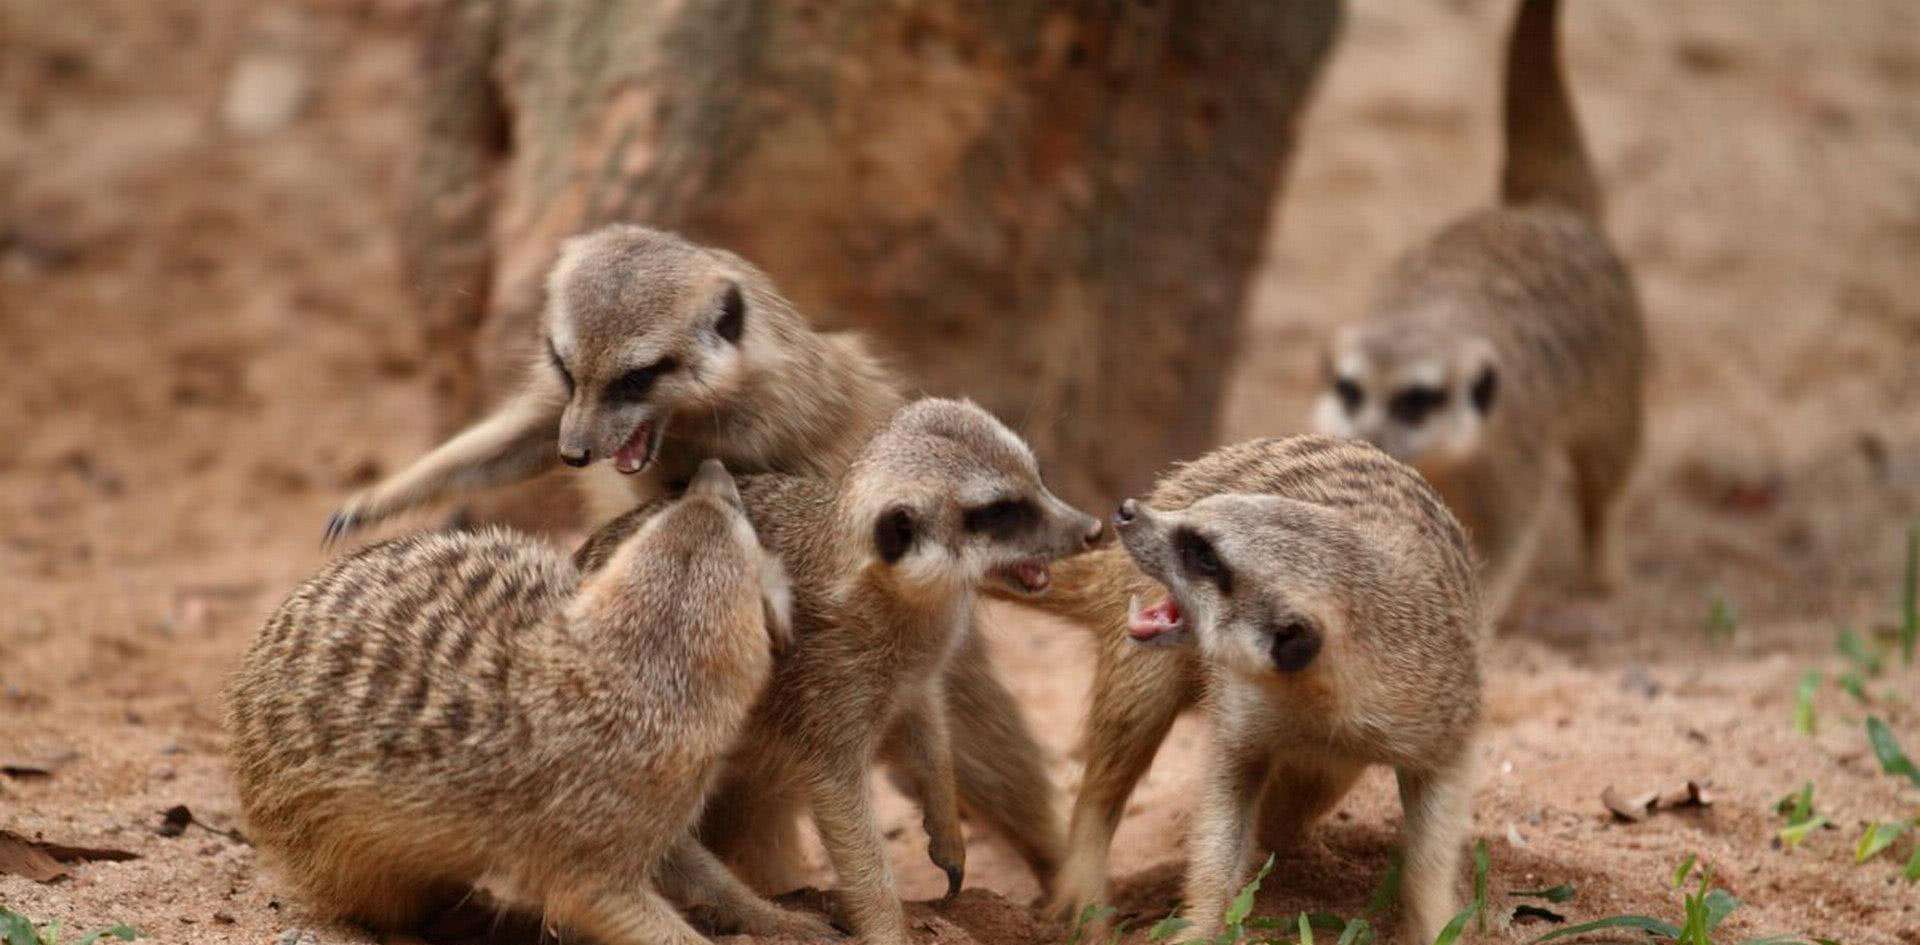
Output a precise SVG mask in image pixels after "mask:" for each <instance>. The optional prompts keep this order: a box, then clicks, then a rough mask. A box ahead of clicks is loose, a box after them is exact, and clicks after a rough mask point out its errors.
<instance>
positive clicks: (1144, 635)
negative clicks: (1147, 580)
mask: <svg viewBox="0 0 1920 945" xmlns="http://www.w3.org/2000/svg"><path fill="white" fill-rule="evenodd" d="M1186 628H1187V618H1186V615H1185V614H1183V613H1181V612H1180V603H1179V602H1178V601H1176V600H1174V599H1173V597H1172V595H1168V596H1166V597H1163V598H1161V599H1160V602H1159V603H1157V604H1153V605H1151V606H1148V607H1141V606H1140V598H1138V597H1135V598H1133V599H1132V600H1130V601H1128V602H1127V636H1129V637H1132V638H1133V641H1134V642H1135V643H1147V644H1161V643H1173V642H1176V641H1177V640H1179V639H1180V638H1181V637H1182V636H1183V631H1185V630H1186Z"/></svg>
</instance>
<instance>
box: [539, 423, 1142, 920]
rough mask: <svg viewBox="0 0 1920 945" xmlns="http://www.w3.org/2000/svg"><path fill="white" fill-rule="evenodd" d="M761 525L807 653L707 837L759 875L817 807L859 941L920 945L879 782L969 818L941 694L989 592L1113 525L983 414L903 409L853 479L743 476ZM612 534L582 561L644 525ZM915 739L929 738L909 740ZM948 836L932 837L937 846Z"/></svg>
mask: <svg viewBox="0 0 1920 945" xmlns="http://www.w3.org/2000/svg"><path fill="white" fill-rule="evenodd" d="M741 494H742V496H743V497H744V498H745V500H746V507H747V512H748V515H749V516H751V517H752V519H753V523H754V527H755V529H756V530H757V532H758V533H759V535H760V536H761V539H762V540H763V541H765V542H766V543H767V547H768V548H770V549H771V550H773V551H774V552H775V553H776V554H778V555H779V556H780V558H781V560H782V563H783V564H784V565H785V568H786V571H787V574H788V575H789V576H790V578H791V580H792V593H793V602H794V622H795V637H796V640H797V643H796V645H795V647H794V649H793V650H792V651H791V652H790V653H788V654H786V655H785V656H784V657H783V658H782V659H781V660H780V661H779V663H778V664H777V666H776V667H775V670H774V678H773V680H772V682H771V683H770V684H769V685H768V687H767V695H766V698H765V700H764V701H763V702H762V703H761V704H760V706H759V707H758V708H757V709H756V710H755V711H754V713H753V716H752V718H751V719H750V720H749V722H748V723H747V729H746V733H745V735H743V736H742V739H741V742H740V744H741V746H742V747H741V750H740V751H738V752H736V753H735V755H734V756H733V758H732V759H731V760H730V761H729V763H728V766H727V773H726V775H725V776H724V777H723V778H722V782H721V787H720V788H719V790H718V791H717V792H716V794H715V796H714V798H713V801H712V803H711V805H710V808H709V811H708V813H707V815H706V817H705V818H704V819H703V821H702V826H701V831H700V836H701V838H702V839H703V840H705V841H706V842H707V843H709V844H710V845H711V846H712V847H713V849H714V850H715V851H716V852H717V853H719V854H720V855H721V856H723V857H730V858H731V859H732V860H733V861H734V862H735V863H736V864H738V865H742V866H751V864H752V862H753V861H759V860H764V859H767V858H768V857H769V851H768V850H767V845H768V843H769V838H772V837H781V836H788V835H790V834H791V830H790V825H791V824H792V823H793V822H794V821H795V819H796V818H797V816H798V814H799V813H800V812H801V808H802V807H803V806H804V808H805V809H807V810H808V811H810V812H811V814H812V817H813V820H814V824H815V826H816V827H817V828H818V830H819V833H820V837H821V840H822V841H823V842H824V844H825V846H826V850H827V854H828V858H829V859H830V860H831V862H832V865H833V868H834V872H835V873H836V874H837V875H838V878H839V888H840V896H841V906H842V909H843V912H844V914H845V916H846V918H847V920H848V923H849V924H850V925H851V926H852V928H853V930H854V931H855V933H856V934H858V935H859V936H860V938H861V941H863V942H868V943H871V945H904V943H905V942H907V940H908V939H907V926H906V915H905V912H904V911H903V910H902V907H901V903H900V899H899V896H898V894H897V892H896V890H895V885H894V882H893V877H892V871H891V868H890V866H889V864H888V862H887V858H886V851H885V848H884V844H883V842H882V840H881V837H880V832H879V828H878V825H877V823H876V821H875V819H874V813H873V807H872V798H871V796H870V791H869V786H868V774H869V772H870V770H871V769H872V767H873V764H874V762H875V761H876V760H877V759H879V758H881V757H883V756H887V755H892V756H893V757H894V760H895V762H896V767H897V770H900V771H901V772H902V773H903V774H904V776H905V777H906V778H908V779H909V780H911V781H912V782H913V783H914V785H915V786H916V787H917V788H918V792H919V793H920V794H921V795H922V797H923V798H924V800H923V804H925V805H926V807H927V818H928V820H929V822H930V823H931V822H936V821H939V822H948V823H951V822H952V821H954V820H955V819H956V818H957V812H956V811H957V799H956V797H955V794H954V790H953V784H954V777H953V771H952V765H953V755H952V751H951V749H950V747H949V745H948V741H947V739H948V731H947V729H948V721H947V713H946V712H944V711H942V707H943V706H944V705H945V697H944V689H945V687H946V685H947V679H948V676H947V674H946V672H945V669H946V666H947V664H948V663H949V662H950V661H951V659H952V658H953V656H954V654H955V653H956V652H957V651H958V650H959V649H960V647H961V644H962V642H963V640H964V637H965V636H966V635H968V634H969V633H971V632H972V623H973V620H972V615H973V610H974V596H975V592H976V588H977V587H978V586H980V585H982V584H986V583H993V584H996V585H999V586H1003V587H1006V588H1009V589H1011V590H1012V591H1014V592H1016V593H1019V594H1023V595H1031V594H1039V593H1043V592H1044V591H1045V590H1046V589H1047V587H1048V586H1049V583H1050V563H1051V562H1052V561H1054V560H1055V559H1058V558H1060V557H1062V556H1066V555H1072V554H1077V553H1080V552H1082V551H1084V550H1086V549H1087V548H1089V547H1091V546H1092V545H1094V544H1096V543H1097V542H1098V541H1099V540H1100V539H1101V536H1102V534H1103V531H1104V527H1103V525H1102V523H1101V522H1100V521H1099V520H1098V519H1095V518H1093V517H1092V516H1089V515H1086V514H1084V513H1082V512H1079V511H1077V510H1075V509H1073V508H1072V507H1071V506H1069V505H1067V504H1066V503H1064V502H1062V501H1061V500H1059V499H1058V498H1056V497H1055V496H1054V495H1053V494H1052V492H1050V491H1049V490H1048V489H1047V487H1046V485H1045V483H1044V482H1042V481H1041V478H1040V475H1039V472H1038V470H1037V466H1036V464H1035V462H1034V458H1033V454H1032V453H1031V452H1030V451H1029V450H1028V448H1027V445H1026V444H1025V443H1024V442H1023V441H1022V440H1021V439H1020V438H1019V437H1018V436H1016V435H1015V434H1014V433H1013V432H1012V431H1010V430H1008V429H1007V428H1006V427H1005V426H1004V425H1002V424H1001V423H1000V422H999V421H998V420H996V419H994V418H993V416H992V415H991V414H988V413H987V412H986V411H984V410H981V409H980V408H979V407H977V406H974V405H973V404H971V403H967V402H962V401H951V400H938V399H929V400H921V401H917V402H915V403H913V404H910V405H908V406H907V407H905V408H903V409H902V410H901V411H900V412H899V413H898V414H897V415H896V416H895V417H894V419H893V420H892V422H891V423H889V424H888V426H887V427H886V428H885V429H884V430H882V431H881V432H880V433H879V434H878V435H877V436H875V437H874V439H873V440H872V441H871V442H870V443H869V444H868V445H867V446H866V447H865V448H864V449H863V450H862V451H861V453H860V454H859V456H858V457H857V458H856V459H855V460H854V461H853V463H852V464H851V465H850V466H849V467H848V469H847V471H846V472H845V473H844V474H842V475H841V476H840V477H838V478H837V479H836V480H832V481H829V480H824V479H820V478H817V477H803V476H787V475H780V474H763V475H757V476H744V477H742V478H741ZM646 514H647V513H646V509H645V508H642V509H639V510H636V511H634V512H632V513H629V514H628V515H627V516H625V517H622V518H620V519H616V520H614V521H613V522H610V523H608V525H606V526H605V527H603V529H602V530H601V531H600V532H599V533H598V534H596V535H595V536H594V537H593V538H591V539H589V540H588V542H587V543H586V544H585V545H583V546H582V548H581V549H580V551H579V552H578V553H577V554H576V562H577V563H578V566H579V567H580V568H581V569H582V570H583V571H584V572H586V573H588V574H593V573H597V570H596V569H598V568H601V567H606V566H608V565H606V564H602V562H603V561H605V560H606V549H607V548H609V547H612V546H615V545H617V544H618V543H620V542H621V541H622V537H621V536H622V535H624V534H625V533H626V532H627V531H628V530H629V529H630V528H632V527H633V526H632V520H634V519H643V518H644V517H645V515H646ZM903 716H904V717H908V718H911V719H912V724H911V725H908V726H906V727H905V728H904V731H906V732H910V733H912V734H913V736H914V737H911V738H906V739H901V738H898V737H896V735H894V734H892V733H897V732H899V731H902V730H903V729H902V727H900V726H899V725H897V722H898V721H899V720H900V718H901V717H903ZM933 832H934V831H932V830H930V831H929V833H930V834H932V833H933ZM957 840H958V837H957V835H954V836H949V837H947V838H942V837H940V836H933V837H931V842H932V843H933V844H934V845H935V846H936V847H938V846H939V845H940V844H942V843H948V844H950V845H949V846H948V847H947V848H945V849H931V850H930V853H931V854H932V856H933V859H934V860H935V862H937V863H942V865H943V866H944V867H945V868H947V870H948V875H949V883H950V885H949V894H951V892H952V891H953V889H954V888H957V885H958V881H959V876H960V873H961V872H962V871H963V870H964V856H965V847H964V845H959V844H957Z"/></svg>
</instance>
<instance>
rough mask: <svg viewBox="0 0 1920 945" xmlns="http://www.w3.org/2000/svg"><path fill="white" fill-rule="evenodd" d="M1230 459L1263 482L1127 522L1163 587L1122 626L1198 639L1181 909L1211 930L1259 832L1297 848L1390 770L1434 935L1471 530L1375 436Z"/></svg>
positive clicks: (1409, 892) (1466, 777)
mask: <svg viewBox="0 0 1920 945" xmlns="http://www.w3.org/2000/svg"><path fill="white" fill-rule="evenodd" d="M1236 461H1237V462H1239V463H1242V464H1244V466H1245V468H1246V469H1247V470H1248V471H1249V472H1251V473H1252V475H1250V476H1248V477H1246V479H1245V480H1243V483H1244V484H1245V485H1248V486H1253V487H1255V488H1256V489H1257V491H1253V492H1233V493H1221V494H1213V495H1208V496H1206V497H1205V498H1201V499H1199V500H1198V501H1195V502H1193V503H1192V504H1191V505H1187V506H1185V507H1184V508H1178V509H1173V508H1169V509H1165V510H1161V509H1156V508H1154V507H1152V506H1150V505H1143V504H1141V503H1138V502H1135V501H1133V500H1128V501H1127V502H1126V503H1123V504H1122V505H1121V507H1120V511H1119V512H1118V513H1117V514H1116V515H1115V517H1114V522H1115V525H1116V526H1117V531H1118V532H1119V534H1120V539H1121V542H1122V543H1123V545H1124V546H1125V548H1126V551H1127V553H1128V554H1129V555H1130V556H1131V557H1132V558H1133V560H1134V562H1135V563H1136V564H1137V565H1138V566H1139V567H1140V569H1141V570H1142V571H1144V572H1145V573H1146V574H1147V575H1149V576H1151V577H1152V578H1154V579H1155V580H1157V581H1159V582H1160V583H1161V584H1163V585H1165V586H1166V588H1167V589H1168V592H1169V593H1168V594H1167V595H1166V596H1165V597H1162V598H1160V599H1159V600H1158V601H1157V602H1155V603H1152V604H1149V605H1147V606H1144V607H1138V608H1132V611H1133V612H1132V614H1131V615H1130V617H1129V622H1128V632H1129V634H1130V636H1131V637H1132V638H1133V639H1134V640H1136V641H1140V642H1145V643H1155V642H1160V641H1162V640H1173V641H1180V640H1183V639H1185V640H1187V641H1189V642H1191V644H1193V645H1194V646H1195V647H1196V648H1197V650H1198V652H1199V655H1200V664H1201V672H1202V675H1203V677H1204V686H1203V688H1204V692H1205V700H1204V701H1205V705H1206V707H1207V709H1208V713H1209V716H1210V718H1211V721H1212V728H1213V744H1212V748H1211V754H1210V756H1209V758H1208V761H1207V766H1206V774H1205V784H1204V787H1203V788H1202V797H1201V801H1200V809H1199V811H1198V813H1197V815H1196V817H1195V820H1194V825H1193V835H1192V838H1191V839H1190V841H1189V843H1188V857H1189V863H1188V867H1187V890H1186V906H1185V908H1186V918H1187V919H1188V920H1189V921H1191V922H1193V923H1194V926H1195V928H1197V929H1198V930H1199V931H1200V933H1201V934H1202V935H1212V934H1214V933H1215V932H1216V931H1218V929H1219V927H1220V923H1221V916H1222V915H1223V914H1224V912H1225V910H1226V907H1227V902H1228V900H1229V899H1230V898H1232V896H1233V894H1234V892H1235V890H1237V889H1239V888H1240V886H1241V884H1242V883H1243V882H1244V881H1245V879H1246V874H1247V873H1248V872H1249V870H1250V867H1251V861H1252V858H1253V857H1254V856H1255V855H1256V851H1257V850H1258V849H1260V848H1259V847H1256V846H1255V842H1256V837H1255V834H1256V831H1255V827H1256V825H1258V827H1259V830H1258V843H1260V844H1261V845H1262V846H1267V847H1270V848H1273V847H1277V848H1281V849H1284V848H1285V846H1286V845H1287V844H1289V843H1290V842H1291V841H1293V840H1296V839H1297V838H1298V837H1299V835H1300V834H1301V833H1302V832H1303V831H1304V830H1305V829H1306V828H1307V827H1308V826H1309V825H1310V824H1311V823H1312V822H1313V821H1314V820H1316V819H1317V818H1319V817H1320V816H1321V815H1322V814H1325V813H1326V812H1327V811H1328V810H1331V809H1332V808H1333V806H1334V805H1335V804H1337V803H1339V801H1340V798H1341V797H1343V796H1344V795H1345V794H1346V793H1347V791H1348V789H1349V788H1351V787H1352V785H1353V782H1354V780H1355V779H1356V778H1357V777H1358V776H1359V775H1360V772H1361V771H1362V770H1364V769H1365V768H1367V767H1368V766H1370V765H1376V764H1378V765H1386V766H1389V767H1391V768H1393V769H1394V772H1395V774H1396V775H1397V776H1398V778H1399V782H1400V799H1401V806H1402V808H1403V810H1404V812H1405V817H1404V828H1403V830H1404V834H1405V840H1404V845H1405V856H1404V861H1403V862H1404V872H1403V874H1402V879H1401V883H1402V886H1401V892H1402V897H1401V905H1402V913H1401V923H1402V938H1403V939H1404V940H1406V941H1409V942H1420V943H1424V942H1431V941H1433V939H1434V937H1435V936H1436V935H1437V934H1438V933H1439V932H1440V929H1441V927H1442V926H1444V925H1445V924H1446V923H1447V921H1448V919H1449V918H1451V917H1452V915H1453V912H1454V901H1455V900H1454V892H1453V885H1454V882H1455V880H1456V878H1457V874H1458V872H1459V863H1460V852H1461V848H1462V845H1463V840H1464V837H1465V835H1466V831H1467V829H1468V827H1469V826H1470V823H1471V803H1472V799H1473V776H1472V770H1473V758H1472V752H1473V743H1474V734H1475V730H1476V728H1477V727H1478V723H1479V718H1480V664H1479V655H1478V650H1479V640H1480V635H1481V621H1480V616H1479V610H1478V591H1477V586H1476V584H1475V578H1474V570H1473V561H1472V553H1471V551H1470V549H1469V548H1468V545H1467V540H1466V536H1465V535H1464V534H1463V533H1462V532H1461V530H1460V526H1459V525H1458V523H1456V521H1455V520H1454V518H1453V516H1452V515H1451V514H1449V513H1448V512H1447V509H1446V507H1445V505H1444V504H1443V503H1442V502H1441V500H1440V499H1439V497H1438V496H1436V495H1434V494H1433V492H1432V491H1431V489H1430V488H1429V487H1428V485H1427V484H1426V483H1425V482H1424V481H1422V480H1421V478H1420V476H1419V475H1418V474H1417V473H1415V472H1414V471H1413V470H1412V469H1409V468H1407V467H1406V466H1403V465H1401V464H1400V463H1397V462H1395V461H1393V460H1392V459H1390V458H1388V457H1387V456H1386V455H1384V454H1382V453H1380V452H1379V451H1378V450H1375V449H1373V448H1371V447H1367V446H1364V445H1362V444H1357V443H1352V444H1339V443H1337V442H1336V441H1331V440H1325V439H1319V438H1301V439H1296V440H1289V441H1279V442H1271V441H1270V442H1268V443H1264V444H1255V445H1253V446H1251V447H1249V448H1244V449H1241V450H1238V451H1233V450H1230V451H1227V454H1226V455H1225V456H1224V457H1222V462H1223V463H1228V464H1231V463H1235V462H1236ZM1249 480H1250V481H1249Z"/></svg>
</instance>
